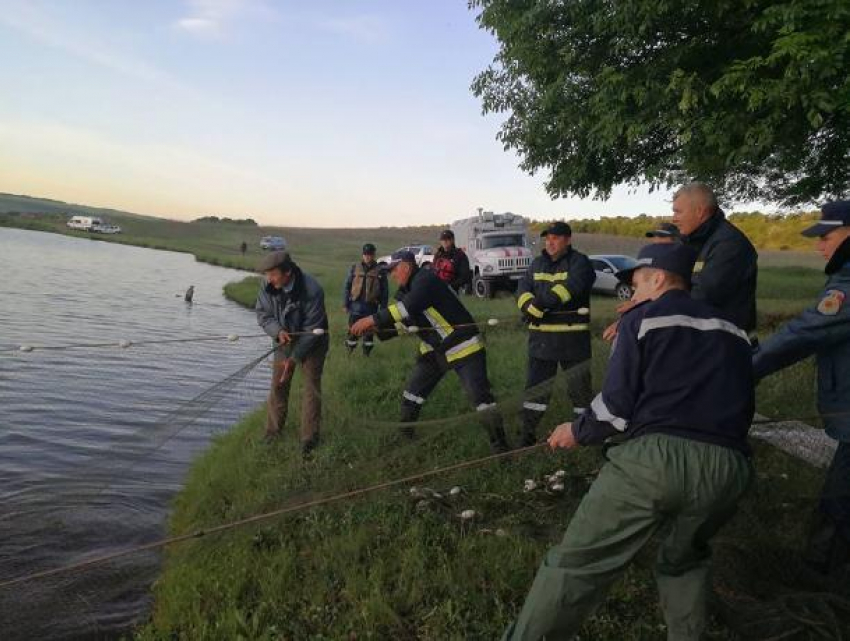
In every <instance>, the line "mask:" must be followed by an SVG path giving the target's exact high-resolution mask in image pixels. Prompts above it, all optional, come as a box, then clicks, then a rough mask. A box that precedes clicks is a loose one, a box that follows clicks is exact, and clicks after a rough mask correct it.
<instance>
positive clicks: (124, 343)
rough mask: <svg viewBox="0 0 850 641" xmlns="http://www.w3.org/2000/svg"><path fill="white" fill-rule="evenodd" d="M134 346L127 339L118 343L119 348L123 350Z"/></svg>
mask: <svg viewBox="0 0 850 641" xmlns="http://www.w3.org/2000/svg"><path fill="white" fill-rule="evenodd" d="M132 344H133V343H131V342H130V341H128V340H127V339H126V338H122V339H121V340H120V341H118V347H120V348H121V349H127V348H128V347H130V345H132Z"/></svg>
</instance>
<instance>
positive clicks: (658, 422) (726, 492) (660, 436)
mask: <svg viewBox="0 0 850 641" xmlns="http://www.w3.org/2000/svg"><path fill="white" fill-rule="evenodd" d="M694 260H695V255H694V252H693V250H692V249H690V248H688V247H686V246H684V245H680V244H678V243H676V244H653V245H648V246H646V247H644V248H643V249H642V250H641V252H640V254H639V259H638V266H637V267H636V268H635V269H634V270H632V274H633V275H632V276H631V281H632V284H633V286H634V288H635V300H636V301H637V302H638V304H637V305H636V306H635V307H634V308H633V309H631V310H630V311H628V312H627V313H626V314H624V315H623V319H622V321H621V323H620V332H619V335H618V336H617V341H616V343H615V344H614V349H613V351H612V354H611V360H610V361H609V365H608V370H607V373H606V376H605V382H604V384H603V387H602V392H601V393H600V394H598V395H597V396H596V398H594V399H593V402H592V403H591V405H590V409H589V411H588V412H585V413H584V414H583V415H582V416H580V417H579V418H578V420H576V421H575V422H573V423H564V424H563V425H559V426H558V427H557V428H556V429H555V431H554V432H553V433H552V435H551V436H550V437H549V445H550V446H551V447H552V448H568V449H569V448H574V447H578V446H584V445H596V444H600V443H602V442H604V441H605V440H607V439H609V438H611V437H614V436H618V437H619V440H620V441H621V442H620V444H619V445H617V446H616V447H612V448H610V449H609V450H608V452H607V459H608V462H607V463H606V464H605V465H604V466H603V468H602V470H601V471H600V472H599V475H598V477H597V478H596V480H595V481H594V482H593V484H592V485H591V487H590V489H589V490H588V492H587V494H586V495H585V497H584V499H582V502H581V504H580V505H579V507H578V509H577V510H576V512H575V514H574V515H573V518H572V520H571V521H570V524H569V526H568V527H567V531H566V533H565V534H564V537H563V540H562V541H561V543H560V544H558V545H556V546H555V547H553V548H551V549H550V550H549V552H548V553H547V554H546V557H545V558H544V560H543V563H542V564H541V566H540V568H539V570H538V572H537V576H536V577H535V579H534V583H533V584H532V586H531V591H530V592H529V594H528V597H527V598H526V601H525V605H524V606H523V608H522V611H521V612H520V614H519V617H518V619H517V620H516V622H515V623H514V624H513V625H512V626H511V627H510V628H509V629H508V630H507V632H506V633H505V636H504V638H505V639H511V640H518V639H522V640H532V639H533V640H535V641H537V640H540V639H569V638H572V637H573V636H574V635H575V634H576V633H577V632H578V630H579V628H580V627H581V624H582V622H583V621H584V619H585V618H586V617H588V616H589V615H590V614H591V613H592V612H593V610H594V608H595V607H596V605H597V604H598V603H599V602H600V601H601V600H602V598H603V597H604V594H605V592H606V591H607V590H608V588H609V587H610V586H611V584H612V583H613V582H614V581H615V580H616V578H617V577H618V576H619V575H620V574H621V573H622V572H623V571H624V570H625V568H626V566H627V565H628V564H629V563H630V562H631V561H632V560H633V559H634V558H635V556H636V555H637V554H638V552H639V551H640V550H641V549H642V548H643V547H644V546H645V545H646V544H647V543H649V542H650V540H652V539H653V536H654V535H656V534H660V535H661V538H660V545H659V549H658V554H657V561H656V567H655V570H656V580H657V584H658V590H659V592H660V595H661V606H662V609H663V611H664V618H665V620H666V623H667V638H668V639H670V640H673V639H675V640H676V641H691V640H692V641H697V640H698V639H700V638H702V636H701V635H702V632H703V630H704V628H705V625H706V619H707V600H708V595H709V591H710V583H709V580H708V579H709V576H708V566H709V559H710V554H711V552H710V548H709V541H710V540H711V538H712V537H713V536H714V535H715V533H717V531H718V530H719V529H720V528H721V527H722V526H723V524H724V523H726V522H727V521H728V520H729V519H730V518H731V516H732V514H733V513H734V512H735V508H736V504H737V502H738V500H739V498H740V497H741V496H742V494H743V493H744V491H745V490H746V488H747V486H748V485H749V483H750V479H751V476H752V470H751V467H750V462H749V458H748V457H749V452H750V450H749V447H748V444H747V431H748V429H749V427H750V423H751V421H752V416H753V406H754V393H753V380H752V374H751V368H750V367H749V363H750V358H751V356H750V354H751V348H750V343H749V340H748V338H747V335H746V334H745V333H744V332H743V331H742V330H741V329H740V328H738V327H737V326H736V325H734V324H733V323H731V322H729V321H727V320H725V319H723V318H721V317H719V316H718V313H717V310H716V309H714V308H713V307H711V306H709V305H708V304H706V303H705V302H704V301H700V300H696V299H694V298H692V297H691V296H690V295H689V293H688V289H689V287H690V283H691V280H690V279H691V269H692V267H693V264H694ZM625 277H627V278H628V277H629V275H628V274H626V275H625Z"/></svg>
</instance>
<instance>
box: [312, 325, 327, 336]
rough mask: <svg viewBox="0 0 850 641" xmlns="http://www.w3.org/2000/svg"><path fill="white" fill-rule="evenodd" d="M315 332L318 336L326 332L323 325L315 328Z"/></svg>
mask: <svg viewBox="0 0 850 641" xmlns="http://www.w3.org/2000/svg"><path fill="white" fill-rule="evenodd" d="M313 333H314V334H315V335H316V336H321V335H322V334H324V333H325V330H323V329H322V328H321V327H317V328H316V329H314V330H313Z"/></svg>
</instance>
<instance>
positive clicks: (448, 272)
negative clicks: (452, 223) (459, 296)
mask: <svg viewBox="0 0 850 641" xmlns="http://www.w3.org/2000/svg"><path fill="white" fill-rule="evenodd" d="M431 269H432V270H434V273H435V274H437V276H438V277H439V279H440V280H442V281H444V282H446V283H448V285H449V287H451V288H452V289H453V290H454V291H455V293H458V292H460V291H461V290H462V289H463V288H465V287H466V286H467V285H469V284H470V283H471V282H472V272H471V271H470V269H469V258H467V256H466V253H465V252H464V251H463V250H462V249H461V248H460V247H456V246H455V234H454V232H453V231H452V230H451V229H445V230H443V231H442V232H441V233H440V247H439V248H438V249H437V253H436V254H435V255H434V262H433V263H432V264H431Z"/></svg>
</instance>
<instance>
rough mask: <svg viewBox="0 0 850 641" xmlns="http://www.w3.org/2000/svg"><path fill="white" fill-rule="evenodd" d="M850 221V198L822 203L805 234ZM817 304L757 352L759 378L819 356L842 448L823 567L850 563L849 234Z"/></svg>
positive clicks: (826, 508)
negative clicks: (819, 214) (818, 217)
mask: <svg viewBox="0 0 850 641" xmlns="http://www.w3.org/2000/svg"><path fill="white" fill-rule="evenodd" d="M842 226H850V201H846V200H845V201H837V202H834V203H830V204H827V205H824V207H823V219H822V220H821V221H820V222H819V223H818V224H817V225H814V226H813V227H811V228H809V229H807V230H805V231H804V232H803V233H804V235H807V236H820V235H824V234H827V233H829V232H830V231H832V230H833V229H835V228H836V227H842ZM826 273H827V281H826V285H825V286H824V289H823V291H822V292H821V294H820V298H819V300H818V303H817V304H816V305H815V306H813V307H811V308H809V309H807V310H805V311H804V312H803V313H802V314H800V315H799V316H797V317H796V318H794V319H793V320H791V321H790V322H789V323H788V324H787V325H785V326H784V327H782V328H781V329H780V330H779V331H778V332H777V333H776V334H774V335H773V336H771V337H770V338H768V339H767V340H766V341H764V343H763V344H762V345H761V347H760V348H759V350H758V351H757V352H756V353H755V355H754V357H753V368H754V371H755V376H756V378H757V379H761V378H763V377H765V376H767V375H769V374H772V373H773V372H775V371H777V370H780V369H782V368H784V367H788V366H789V365H791V364H793V363H796V362H797V361H800V360H802V359H804V358H806V357H808V356H811V355H812V354H814V355H816V358H817V370H818V411H819V412H820V413H821V415H822V418H823V424H824V428H825V429H826V433H827V435H829V436H830V437H832V438H834V439H835V440H837V441H838V448H837V449H836V451H835V455H834V457H833V459H832V463H831V464H830V467H829V469H828V470H827V473H826V480H825V482H824V486H823V490H822V492H821V497H820V502H819V505H818V509H817V512H816V514H815V523H814V527H813V529H812V532H811V536H810V539H809V543H808V549H807V551H806V558H807V560H808V561H809V562H810V563H811V564H813V565H814V566H816V567H817V568H818V569H820V570H822V571H824V572H833V571H840V570H841V569H842V568H843V567H844V568H848V567H850V375H848V374H850V301H848V300H847V298H848V297H850V239H846V240H845V241H844V242H843V244H841V245H840V246H839V247H838V248H837V249H836V250H835V253H834V254H833V255H832V258H831V259H830V261H829V263H828V264H827V266H826Z"/></svg>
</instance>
